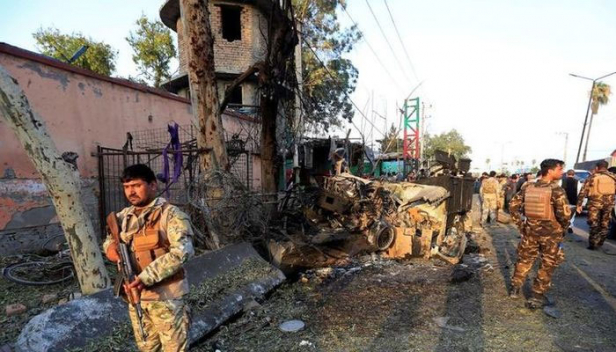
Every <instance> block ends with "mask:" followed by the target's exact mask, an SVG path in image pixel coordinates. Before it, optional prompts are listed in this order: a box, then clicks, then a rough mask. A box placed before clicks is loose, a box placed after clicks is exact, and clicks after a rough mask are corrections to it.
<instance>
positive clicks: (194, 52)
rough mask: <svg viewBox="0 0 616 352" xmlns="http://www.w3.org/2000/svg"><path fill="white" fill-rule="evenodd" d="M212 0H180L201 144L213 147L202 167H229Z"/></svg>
mask: <svg viewBox="0 0 616 352" xmlns="http://www.w3.org/2000/svg"><path fill="white" fill-rule="evenodd" d="M208 4H209V1H208V0H180V12H181V17H182V28H183V30H184V39H185V41H186V42H187V43H188V45H187V47H186V48H187V51H186V52H187V58H188V81H189V82H190V100H191V105H192V109H193V116H194V120H195V121H196V122H197V126H198V131H199V132H198V133H197V144H198V146H199V148H211V149H212V151H211V152H209V153H206V154H205V155H203V156H202V157H201V170H202V171H204V172H207V171H208V170H213V169H223V170H229V160H228V158H227V149H226V146H225V140H224V134H223V126H222V117H221V112H219V109H218V106H219V102H218V89H217V86H216V73H215V67H214V38H213V36H212V28H211V26H210V13H209V10H208Z"/></svg>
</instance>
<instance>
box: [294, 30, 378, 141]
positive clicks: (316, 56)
mask: <svg viewBox="0 0 616 352" xmlns="http://www.w3.org/2000/svg"><path fill="white" fill-rule="evenodd" d="M302 40H303V41H304V43H305V44H306V46H307V47H308V49H310V51H312V54H313V55H314V57H315V59H317V61H318V62H319V64H321V67H323V68H324V69H325V72H326V73H327V75H328V76H329V77H330V78H331V79H332V80H334V81H335V82H336V83H338V85H340V82H339V81H338V80H337V79H336V78H335V77H334V75H333V74H332V73H331V72H330V71H329V68H327V66H325V63H323V61H322V60H321V59H320V58H319V55H317V53H316V51H314V49H313V48H312V46H310V43H308V41H307V40H306V39H305V38H303V37H302ZM342 92H343V93H344V95H345V96H346V97H347V98H348V99H349V100H350V101H351V104H353V106H354V107H355V110H356V111H357V112H359V114H360V115H361V116H362V117H363V118H364V119H365V120H366V121H367V122H368V123H369V124H370V125H372V127H373V128H374V129H375V130H376V131H377V132H379V133H380V134H382V135H385V134H384V133H383V132H381V131H380V130H379V129H378V128H377V127H376V126H375V125H374V124H373V123H372V121H370V119H368V117H367V116H366V115H365V114H364V113H363V111H361V109H359V106H357V104H355V102H354V101H353V99H351V96H350V95H349V94H348V93H347V92H346V91H345V90H344V89H343V90H342Z"/></svg>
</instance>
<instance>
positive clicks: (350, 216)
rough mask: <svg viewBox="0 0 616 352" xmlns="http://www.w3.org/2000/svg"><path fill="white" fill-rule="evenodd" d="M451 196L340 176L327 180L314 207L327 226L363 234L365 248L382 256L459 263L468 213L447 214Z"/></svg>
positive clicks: (429, 189)
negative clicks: (327, 220)
mask: <svg viewBox="0 0 616 352" xmlns="http://www.w3.org/2000/svg"><path fill="white" fill-rule="evenodd" d="M452 198H455V197H452V195H451V193H450V192H449V191H448V190H447V189H446V188H444V187H440V186H431V185H422V184H417V183H410V182H379V181H367V180H364V179H361V178H358V177H355V176H353V175H350V174H342V175H339V176H334V177H330V178H328V179H326V180H325V183H324V185H323V191H322V193H321V196H320V198H319V202H318V207H319V208H320V209H321V212H320V213H321V214H322V216H325V217H328V218H329V223H330V224H332V223H333V224H339V228H340V227H341V228H344V229H345V230H347V231H348V232H349V233H353V234H356V235H357V234H359V235H362V236H363V238H364V239H365V240H366V242H367V243H368V245H369V248H371V249H372V250H374V251H380V252H382V254H383V255H384V256H386V257H390V258H403V257H409V256H415V257H417V256H421V257H424V258H430V257H433V256H437V257H440V258H442V259H445V260H446V261H448V262H458V261H459V259H460V257H461V256H462V254H464V249H465V246H466V235H465V230H464V225H463V224H464V221H465V220H466V215H465V214H463V213H461V214H456V213H455V212H452V213H451V214H450V213H449V212H448V205H450V204H451V202H449V201H448V200H450V199H452ZM450 215H451V216H450ZM332 219H335V220H336V221H335V222H332V221H331V220H332ZM449 219H451V220H450V221H449ZM448 223H449V226H448Z"/></svg>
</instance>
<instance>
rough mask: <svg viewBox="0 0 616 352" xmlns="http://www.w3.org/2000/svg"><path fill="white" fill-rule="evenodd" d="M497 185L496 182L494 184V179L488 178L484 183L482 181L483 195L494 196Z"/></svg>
mask: <svg viewBox="0 0 616 352" xmlns="http://www.w3.org/2000/svg"><path fill="white" fill-rule="evenodd" d="M497 184H498V182H496V181H495V180H494V179H490V178H489V179H487V180H485V181H483V193H485V194H496V188H497Z"/></svg>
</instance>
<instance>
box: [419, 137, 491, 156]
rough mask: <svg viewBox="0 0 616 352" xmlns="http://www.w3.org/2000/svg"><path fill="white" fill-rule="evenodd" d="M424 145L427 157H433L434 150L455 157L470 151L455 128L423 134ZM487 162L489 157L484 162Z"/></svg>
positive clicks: (465, 154)
mask: <svg viewBox="0 0 616 352" xmlns="http://www.w3.org/2000/svg"><path fill="white" fill-rule="evenodd" d="M424 146H425V147H424V148H425V155H426V158H427V159H431V158H433V157H434V151H435V150H442V151H444V152H449V153H451V154H452V155H453V156H455V158H456V159H460V158H462V157H467V156H468V154H469V153H470V152H471V151H472V150H471V147H469V146H468V145H466V144H465V143H464V137H462V135H461V134H460V133H459V132H458V131H456V130H455V129H453V130H451V131H449V132H445V133H441V134H438V135H435V136H431V135H429V134H426V135H425V136H424ZM489 163H490V159H486V164H489Z"/></svg>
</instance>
